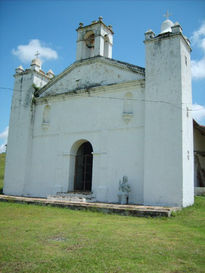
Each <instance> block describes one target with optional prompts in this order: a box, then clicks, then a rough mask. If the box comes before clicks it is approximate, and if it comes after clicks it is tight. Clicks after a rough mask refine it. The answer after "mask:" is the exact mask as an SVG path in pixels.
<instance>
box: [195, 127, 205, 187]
mask: <svg viewBox="0 0 205 273" xmlns="http://www.w3.org/2000/svg"><path fill="white" fill-rule="evenodd" d="M200 152H205V136H204V135H202V134H201V133H200V131H199V130H198V129H197V128H195V127H194V153H195V155H194V157H195V165H194V167H195V168H194V186H195V187H199V186H200V181H199V178H198V175H197V173H198V163H199V164H200V167H201V168H202V169H203V170H205V156H202V155H200ZM198 161H199V162H198ZM204 183H205V182H204Z"/></svg>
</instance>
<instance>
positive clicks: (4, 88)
mask: <svg viewBox="0 0 205 273" xmlns="http://www.w3.org/2000/svg"><path fill="white" fill-rule="evenodd" d="M3 90H12V91H15V92H22V90H20V89H13V88H10V87H3V86H0V91H3ZM61 90H62V91H65V92H66V91H67V92H68V93H69V91H68V90H67V89H63V88H62V89H61ZM57 94H60V93H57ZM85 94H87V97H89V98H99V99H111V100H122V101H124V100H131V101H132V100H133V101H138V102H151V103H162V104H168V105H172V106H174V107H176V108H178V109H182V110H184V111H189V112H194V111H199V110H201V108H198V109H188V108H186V109H184V108H183V107H181V106H179V105H177V104H175V103H171V102H168V101H163V100H146V99H135V98H119V97H108V96H94V95H91V94H90V93H89V92H85ZM71 96H72V97H81V95H80V94H72V95H71ZM181 104H184V105H187V103H181ZM190 107H192V105H191V106H190Z"/></svg>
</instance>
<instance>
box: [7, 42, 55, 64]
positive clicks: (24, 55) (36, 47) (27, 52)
mask: <svg viewBox="0 0 205 273" xmlns="http://www.w3.org/2000/svg"><path fill="white" fill-rule="evenodd" d="M37 51H38V52H39V53H40V58H41V60H42V61H45V60H51V59H57V58H58V54H57V52H56V51H55V50H53V49H51V48H49V47H45V46H43V45H42V42H41V41H39V40H38V39H33V40H30V42H29V43H28V44H27V45H19V46H18V47H17V49H12V54H14V55H16V56H17V57H18V58H19V59H20V60H21V61H22V62H23V63H28V62H30V61H31V60H32V59H34V58H35V54H36V52H37Z"/></svg>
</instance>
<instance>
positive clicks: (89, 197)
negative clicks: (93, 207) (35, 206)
mask: <svg viewBox="0 0 205 273" xmlns="http://www.w3.org/2000/svg"><path fill="white" fill-rule="evenodd" d="M47 199H49V200H56V201H57V200H65V201H70V202H77V203H79V202H96V198H95V196H94V195H93V194H92V193H74V192H71V193H67V192H65V193H64V192H59V193H57V194H56V195H49V196H48V197H47Z"/></svg>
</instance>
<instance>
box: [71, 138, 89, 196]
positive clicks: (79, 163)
mask: <svg viewBox="0 0 205 273" xmlns="http://www.w3.org/2000/svg"><path fill="white" fill-rule="evenodd" d="M92 152H93V149H92V145H91V144H90V143H89V142H85V143H83V144H82V145H81V146H80V147H79V148H78V151H77V154H76V159H75V180H74V191H81V192H90V191H91V188H92V168H93V155H92Z"/></svg>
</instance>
